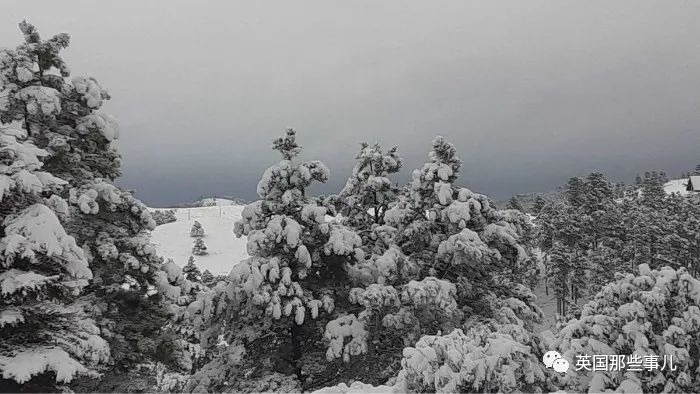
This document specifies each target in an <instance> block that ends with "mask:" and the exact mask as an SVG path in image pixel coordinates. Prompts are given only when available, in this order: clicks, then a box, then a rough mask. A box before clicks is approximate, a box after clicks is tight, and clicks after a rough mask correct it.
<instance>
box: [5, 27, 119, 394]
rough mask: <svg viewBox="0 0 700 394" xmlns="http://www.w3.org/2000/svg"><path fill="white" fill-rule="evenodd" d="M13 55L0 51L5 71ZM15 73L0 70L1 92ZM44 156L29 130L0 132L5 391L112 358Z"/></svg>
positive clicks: (55, 381)
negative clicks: (90, 311) (88, 307)
mask: <svg viewBox="0 0 700 394" xmlns="http://www.w3.org/2000/svg"><path fill="white" fill-rule="evenodd" d="M59 38H60V37H59ZM54 39H56V38H54ZM14 55H15V54H14V53H12V52H10V51H5V52H0V59H1V61H2V62H3V65H4V67H3V71H7V70H8V69H11V68H10V67H8V66H9V65H11V64H17V63H12V62H13V60H14ZM8 63H9V64H8ZM5 67H7V68H5ZM15 70H16V71H15ZM19 70H20V69H19V68H14V70H13V71H14V72H17V71H19ZM19 76H22V73H21V72H20V73H19V74H14V73H13V74H9V75H8V73H6V72H3V73H0V87H2V86H7V85H8V84H10V83H11V81H12V80H11V78H12V77H19ZM25 78H28V76H26V77H25ZM8 79H9V81H8ZM3 115H8V113H7V112H3ZM49 156H50V153H49V152H47V151H46V150H43V149H40V148H38V147H37V146H36V145H35V144H33V143H32V142H31V141H29V140H28V139H27V131H26V130H24V129H22V128H15V127H4V126H3V127H0V203H1V204H0V214H1V215H0V216H2V217H3V218H4V220H3V221H2V222H0V284H1V285H2V292H1V293H0V372H1V374H0V376H2V378H0V386H2V387H3V388H4V389H7V390H9V391H20V390H31V391H55V390H57V385H59V384H62V383H69V382H71V380H73V379H74V378H75V377H76V376H77V375H94V374H96V369H95V368H96V367H97V366H98V364H99V363H105V362H107V361H108V359H109V347H108V345H107V343H106V342H105V341H104V339H102V338H101V337H100V336H99V329H98V328H97V326H96V325H95V322H94V321H93V320H92V319H90V318H89V317H88V316H87V314H86V313H85V310H84V307H85V305H84V304H83V303H82V302H80V301H79V299H78V298H77V296H78V295H79V294H80V292H81V291H82V290H83V289H84V288H85V286H86V285H87V284H88V281H89V280H90V279H92V272H91V270H90V268H89V267H88V261H87V259H86V258H85V255H84V253H83V251H82V250H81V249H80V247H78V245H77V244H76V242H75V239H74V238H73V237H71V236H70V235H68V234H67V233H66V231H65V229H64V227H63V225H62V223H61V219H62V220H65V218H66V216H67V215H68V205H67V203H66V201H65V200H63V199H62V198H61V197H60V196H59V195H57V194H55V191H57V190H60V189H61V188H63V187H64V186H65V185H66V182H65V181H64V180H62V179H60V178H58V177H56V176H54V175H53V174H51V173H50V172H46V171H44V170H45V169H44V168H42V167H43V164H44V163H45V162H46V160H47V159H48V158H49Z"/></svg>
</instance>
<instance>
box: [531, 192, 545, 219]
mask: <svg viewBox="0 0 700 394" xmlns="http://www.w3.org/2000/svg"><path fill="white" fill-rule="evenodd" d="M546 204H547V200H545V199H544V198H543V197H542V196H537V197H535V205H534V206H533V207H532V213H533V214H535V215H538V214H539V213H540V212H542V209H543V208H544V206H545V205H546Z"/></svg>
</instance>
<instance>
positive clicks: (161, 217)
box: [152, 209, 177, 226]
mask: <svg viewBox="0 0 700 394" xmlns="http://www.w3.org/2000/svg"><path fill="white" fill-rule="evenodd" d="M152 216H153V220H154V221H155V222H156V226H160V225H163V224H167V223H172V222H175V221H177V217H175V210H174V209H157V210H155V211H153V213H152Z"/></svg>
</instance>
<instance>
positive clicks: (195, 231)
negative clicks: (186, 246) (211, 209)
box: [190, 220, 204, 238]
mask: <svg viewBox="0 0 700 394" xmlns="http://www.w3.org/2000/svg"><path fill="white" fill-rule="evenodd" d="M203 236H204V228H202V224H201V223H199V221H197V220H195V221H194V224H193V225H192V228H191V229H190V237H192V238H201V237H203Z"/></svg>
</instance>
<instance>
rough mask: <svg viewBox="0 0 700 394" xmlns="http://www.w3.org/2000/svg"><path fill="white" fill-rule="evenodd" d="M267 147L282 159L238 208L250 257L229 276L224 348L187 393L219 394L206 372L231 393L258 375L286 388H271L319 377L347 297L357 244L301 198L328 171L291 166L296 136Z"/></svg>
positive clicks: (314, 164) (311, 164)
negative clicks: (329, 326)
mask: <svg viewBox="0 0 700 394" xmlns="http://www.w3.org/2000/svg"><path fill="white" fill-rule="evenodd" d="M273 149H275V150H277V151H279V152H280V153H281V155H282V161H280V162H279V163H277V164H275V165H273V166H272V167H270V168H268V169H267V170H266V171H265V173H264V174H263V176H262V179H261V180H260V182H259V183H258V187H257V191H258V195H259V196H260V200H258V201H256V202H254V203H252V204H249V205H247V206H246V207H245V208H244V210H243V213H242V219H241V220H239V221H238V222H236V223H235V227H234V232H235V234H236V235H237V236H244V235H245V236H247V238H248V239H247V248H248V252H249V254H250V255H251V258H249V259H247V260H244V261H242V262H240V263H238V264H236V265H235V266H234V268H233V270H232V271H231V274H230V278H231V284H230V285H229V286H230V289H231V290H229V291H230V294H231V295H232V296H233V298H232V301H231V305H230V306H229V311H230V312H228V313H229V314H227V315H226V316H228V317H223V318H222V320H220V321H221V322H222V323H220V327H221V329H222V331H221V334H222V339H223V340H225V341H226V343H227V344H228V346H226V347H224V348H220V349H219V356H217V357H215V358H213V359H212V361H211V362H210V363H209V364H207V365H206V366H204V367H203V368H202V369H201V370H200V371H199V372H198V373H197V376H195V379H194V380H193V382H192V383H191V385H190V388H188V390H201V389H203V385H204V386H206V387H209V388H210V389H214V390H220V389H221V388H222V387H223V384H224V381H221V380H219V379H212V377H211V376H212V374H217V376H221V375H224V376H226V382H227V383H228V387H229V388H230V389H234V390H245V389H246V388H247V387H249V386H248V385H249V384H251V381H252V379H255V378H256V377H257V376H261V375H264V376H279V378H280V379H281V380H282V381H284V382H286V383H281V382H280V381H277V380H275V381H276V382H277V383H275V384H280V385H282V384H288V383H290V382H292V381H297V379H301V381H302V382H303V381H304V380H306V377H311V376H313V377H315V378H317V379H318V378H319V376H321V375H323V374H324V373H325V368H326V362H325V361H323V360H325V357H326V353H327V348H326V347H325V346H323V344H324V341H323V340H322V336H323V327H324V326H325V324H326V323H327V322H328V321H329V320H331V319H332V318H334V317H335V316H333V314H332V313H333V311H334V309H335V305H336V302H341V300H344V299H347V287H346V286H347V285H346V284H345V282H344V277H345V271H344V269H343V265H344V263H346V262H348V261H353V260H354V259H355V256H356V254H358V253H361V250H360V249H359V246H360V245H361V240H360V237H359V236H358V235H357V234H355V233H354V232H353V231H351V230H350V229H348V228H346V227H344V226H343V225H342V224H340V223H337V222H333V221H327V219H326V215H327V214H328V213H331V212H332V207H330V206H326V205H324V202H323V201H322V200H321V199H318V198H311V197H309V196H307V194H306V191H307V189H308V187H309V186H310V185H311V184H312V183H313V182H325V181H326V180H327V179H328V175H329V171H328V168H327V167H326V166H325V165H324V164H323V163H321V162H320V161H307V162H299V161H297V155H298V154H299V152H300V151H301V147H300V146H299V145H298V144H297V142H296V132H295V131H294V130H292V129H289V130H287V133H286V135H285V136H284V137H281V138H278V139H276V140H275V141H274V142H273ZM224 322H225V323H224ZM215 324H217V323H216V322H215ZM263 337H264V338H265V339H264V340H262V341H260V340H257V339H261V338H263ZM240 352H245V354H248V355H250V356H248V357H241V355H242V353H240ZM236 355H238V356H236ZM222 360H223V361H222ZM231 360H233V361H231ZM222 365H225V367H222ZM251 368H252V369H251ZM336 368H337V366H336ZM216 371H218V372H216ZM248 371H255V372H254V375H253V376H251V374H252V372H248ZM333 373H334V372H333ZM276 374H277V375H276ZM280 374H281V375H280ZM293 375H296V376H293ZM199 376H202V379H204V380H200V379H199ZM275 379H276V378H275ZM206 382H208V383H206ZM297 382H298V381H297ZM272 383H273V382H270V383H269V384H272ZM247 389H250V388H247ZM254 390H256V391H269V390H273V388H271V387H268V386H256V388H255V389H254Z"/></svg>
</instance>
